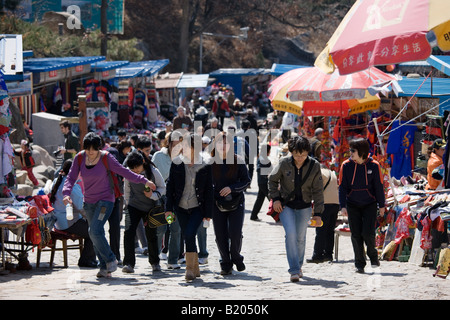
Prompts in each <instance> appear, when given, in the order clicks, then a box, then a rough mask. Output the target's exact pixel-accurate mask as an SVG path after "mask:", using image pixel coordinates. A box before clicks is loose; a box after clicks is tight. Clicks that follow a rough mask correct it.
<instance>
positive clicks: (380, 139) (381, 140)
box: [373, 118, 397, 205]
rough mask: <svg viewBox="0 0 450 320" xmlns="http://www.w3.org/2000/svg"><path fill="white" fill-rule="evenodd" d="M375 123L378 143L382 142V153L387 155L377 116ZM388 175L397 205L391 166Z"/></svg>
mask: <svg viewBox="0 0 450 320" xmlns="http://www.w3.org/2000/svg"><path fill="white" fill-rule="evenodd" d="M373 124H374V127H375V131H376V132H377V137H378V143H379V144H380V149H381V153H382V154H383V156H384V155H386V151H385V150H384V144H383V136H381V135H380V129H379V128H378V122H377V118H373ZM388 177H389V179H388V181H389V186H390V187H391V190H392V196H393V197H394V204H395V205H397V197H396V195H395V189H394V184H393V183H392V177H391V169H390V168H388Z"/></svg>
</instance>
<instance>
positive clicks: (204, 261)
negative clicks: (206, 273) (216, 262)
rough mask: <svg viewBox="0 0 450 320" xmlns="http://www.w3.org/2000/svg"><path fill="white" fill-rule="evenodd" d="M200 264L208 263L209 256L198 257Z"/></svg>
mask: <svg viewBox="0 0 450 320" xmlns="http://www.w3.org/2000/svg"><path fill="white" fill-rule="evenodd" d="M198 264H208V258H198Z"/></svg>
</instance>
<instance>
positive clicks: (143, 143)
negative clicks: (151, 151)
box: [136, 136, 152, 149]
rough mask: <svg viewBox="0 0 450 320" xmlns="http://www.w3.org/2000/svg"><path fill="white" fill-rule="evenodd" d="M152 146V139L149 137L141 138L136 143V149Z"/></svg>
mask: <svg viewBox="0 0 450 320" xmlns="http://www.w3.org/2000/svg"><path fill="white" fill-rule="evenodd" d="M151 146H152V139H151V138H150V137H148V136H141V137H139V139H138V140H137V141H136V148H138V149H144V148H148V147H151Z"/></svg>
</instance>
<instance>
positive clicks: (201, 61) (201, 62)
mask: <svg viewBox="0 0 450 320" xmlns="http://www.w3.org/2000/svg"><path fill="white" fill-rule="evenodd" d="M198 69H199V70H198V73H199V74H202V72H203V33H200V67H199V68H198Z"/></svg>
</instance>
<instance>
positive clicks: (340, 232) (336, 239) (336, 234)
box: [334, 228, 352, 261]
mask: <svg viewBox="0 0 450 320" xmlns="http://www.w3.org/2000/svg"><path fill="white" fill-rule="evenodd" d="M347 229H348V228H345V229H342V230H339V229H335V230H334V258H335V259H336V261H338V253H339V237H340V236H345V237H350V236H351V235H352V233H351V232H350V229H348V230H347Z"/></svg>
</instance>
